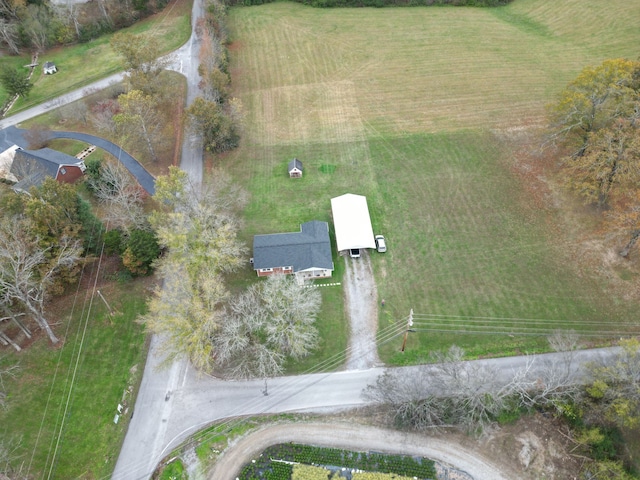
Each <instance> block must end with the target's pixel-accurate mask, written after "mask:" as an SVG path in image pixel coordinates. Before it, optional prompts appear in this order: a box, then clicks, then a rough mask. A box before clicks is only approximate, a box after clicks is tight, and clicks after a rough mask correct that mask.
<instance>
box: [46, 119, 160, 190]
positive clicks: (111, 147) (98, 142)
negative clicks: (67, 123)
mask: <svg viewBox="0 0 640 480" xmlns="http://www.w3.org/2000/svg"><path fill="white" fill-rule="evenodd" d="M50 134H51V137H52V138H71V139H73V140H79V141H81V142H85V143H88V144H90V145H95V146H96V147H98V148H101V149H102V150H104V151H106V152H109V153H110V154H111V155H113V156H114V157H116V159H118V161H120V162H121V163H122V165H124V167H125V168H126V169H127V170H129V172H130V173H131V174H132V175H133V176H134V177H136V179H137V180H138V183H139V184H140V186H141V187H142V188H144V189H145V190H146V191H147V193H148V194H149V195H153V194H154V193H155V192H156V186H155V184H156V180H155V178H154V177H153V175H151V174H150V173H149V172H147V171H146V170H145V169H144V167H143V166H142V165H140V162H138V161H137V160H136V159H135V158H133V157H132V156H131V155H129V154H128V153H127V152H125V151H124V150H123V149H122V148H121V147H119V146H118V145H116V144H115V143H112V142H110V141H109V140H105V139H104V138H101V137H96V136H95V135H89V134H87V133H79V132H60V131H57V130H52V131H51V132H50Z"/></svg>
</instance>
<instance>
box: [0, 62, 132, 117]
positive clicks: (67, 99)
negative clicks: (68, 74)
mask: <svg viewBox="0 0 640 480" xmlns="http://www.w3.org/2000/svg"><path fill="white" fill-rule="evenodd" d="M123 78H124V73H116V74H115V75H111V76H109V77H106V78H103V79H102V80H98V81H97V82H94V83H92V84H91V85H87V86H85V87H82V88H79V89H77V90H74V91H72V92H69V93H67V94H65V95H61V96H60V97H57V98H54V99H53V100H50V101H48V102H45V103H42V104H40V105H36V106H35V107H32V108H28V109H27V110H23V111H21V112H18V113H15V114H13V115H11V116H9V117H5V118H3V119H0V128H6V127H8V126H10V125H18V124H19V123H21V122H24V121H26V120H29V119H30V118H33V117H37V116H38V115H42V114H43V113H46V112H48V111H49V110H55V109H56V108H59V107H60V106H62V105H66V104H67V103H71V102H75V101H76V100H80V99H81V98H84V97H86V96H87V95H89V94H90V93H91V92H93V91H95V90H102V89H104V88H107V87H108V86H110V85H114V84H116V83H120V82H122V79H123Z"/></svg>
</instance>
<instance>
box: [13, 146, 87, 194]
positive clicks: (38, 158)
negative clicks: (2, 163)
mask: <svg viewBox="0 0 640 480" xmlns="http://www.w3.org/2000/svg"><path fill="white" fill-rule="evenodd" d="M81 162H82V161H81V160H79V159H77V158H75V157H72V156H71V155H67V154H66V153H62V152H58V151H56V150H52V149H50V148H42V149H40V150H22V149H18V150H16V153H15V157H14V159H13V163H12V164H11V173H13V174H14V175H15V176H16V178H18V183H16V184H15V185H14V188H16V189H18V190H24V191H29V189H30V188H31V187H34V186H36V187H37V186H39V185H40V184H41V183H42V182H43V181H44V179H45V178H47V177H52V178H56V175H57V174H58V168H59V167H60V166H61V165H77V164H79V163H81Z"/></svg>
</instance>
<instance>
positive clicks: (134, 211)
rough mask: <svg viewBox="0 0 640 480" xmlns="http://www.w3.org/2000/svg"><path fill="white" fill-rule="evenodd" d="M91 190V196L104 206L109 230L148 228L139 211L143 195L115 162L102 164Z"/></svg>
mask: <svg viewBox="0 0 640 480" xmlns="http://www.w3.org/2000/svg"><path fill="white" fill-rule="evenodd" d="M92 187H93V193H94V195H95V196H96V197H97V198H98V200H100V202H102V203H103V204H104V205H105V206H106V207H107V208H106V209H105V221H107V222H108V223H109V226H110V227H111V228H120V229H122V230H123V231H125V232H128V231H130V230H131V229H136V228H137V229H143V228H148V226H149V224H148V221H147V217H146V213H145V212H144V209H143V200H144V198H143V197H144V193H143V191H142V189H141V188H140V186H139V185H138V183H137V182H136V181H135V180H134V179H133V177H132V176H131V174H130V173H129V172H128V171H127V169H125V168H124V167H122V166H121V165H120V164H119V163H114V162H106V163H103V164H102V167H101V168H100V179H99V180H98V181H94V182H92Z"/></svg>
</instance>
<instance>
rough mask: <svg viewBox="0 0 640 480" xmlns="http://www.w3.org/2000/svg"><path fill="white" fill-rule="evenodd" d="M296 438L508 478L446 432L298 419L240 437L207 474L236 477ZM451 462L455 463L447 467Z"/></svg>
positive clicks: (445, 473) (449, 475)
mask: <svg viewBox="0 0 640 480" xmlns="http://www.w3.org/2000/svg"><path fill="white" fill-rule="evenodd" d="M286 442H295V443H303V444H310V445H317V446H327V447H337V448H344V449H348V450H355V451H377V452H386V453H398V454H405V455H416V456H423V457H428V458H431V459H432V460H435V461H436V462H438V463H440V464H441V465H442V466H444V467H445V469H444V470H443V469H442V468H441V469H440V471H441V472H442V473H441V475H439V478H441V479H445V478H446V479H449V480H468V479H474V480H512V479H514V478H519V477H518V474H517V473H516V472H511V471H505V467H504V466H500V467H498V466H496V465H495V464H494V463H493V462H492V461H491V460H489V459H488V458H485V457H484V456H482V455H481V454H479V453H478V452H476V451H473V450H472V449H470V448H467V447H465V446H462V445H461V444H460V443H459V442H458V441H451V440H449V439H447V437H446V436H427V435H416V434H409V433H403V432H398V431H395V430H387V429H383V428H375V427H369V426H365V425H357V424H353V423H341V422H340V423H302V424H300V423H297V424H291V425H271V426H266V427H264V428H262V429H260V430H258V431H257V432H254V433H251V434H249V435H248V436H246V437H244V438H242V439H240V440H239V441H238V442H237V443H236V444H235V445H232V446H230V447H229V448H227V450H226V451H225V452H224V454H223V455H222V456H221V457H220V458H219V459H218V461H217V462H216V465H215V466H214V468H213V470H211V471H210V472H209V474H208V475H207V478H210V479H215V480H235V479H236V478H237V476H238V474H239V471H240V469H241V468H242V466H243V465H244V463H246V462H247V461H250V459H251V458H253V457H255V456H257V455H259V454H260V452H262V451H263V450H264V449H265V448H267V447H268V446H270V445H274V444H277V443H286ZM451 465H455V469H447V468H446V467H448V466H451Z"/></svg>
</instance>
